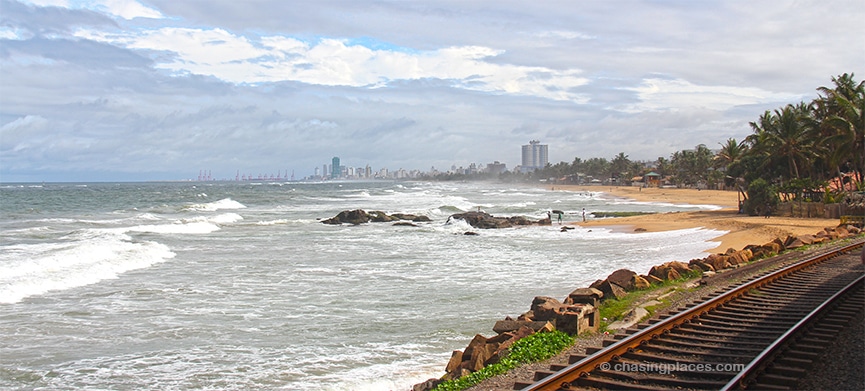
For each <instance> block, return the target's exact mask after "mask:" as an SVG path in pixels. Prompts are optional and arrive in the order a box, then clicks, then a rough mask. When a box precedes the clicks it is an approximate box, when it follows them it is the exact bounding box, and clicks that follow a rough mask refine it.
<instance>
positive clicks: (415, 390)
mask: <svg viewBox="0 0 865 391" xmlns="http://www.w3.org/2000/svg"><path fill="white" fill-rule="evenodd" d="M443 382H444V381H443V380H442V379H429V380H427V381H425V382H423V383H418V384H415V385H414V386H413V387H412V388H411V390H412V391H431V390H433V389H435V388H436V387H438V385H439V384H441V383H443Z"/></svg>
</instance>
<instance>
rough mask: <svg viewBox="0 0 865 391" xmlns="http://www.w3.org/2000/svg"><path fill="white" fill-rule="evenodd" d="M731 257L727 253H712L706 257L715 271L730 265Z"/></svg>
mask: <svg viewBox="0 0 865 391" xmlns="http://www.w3.org/2000/svg"><path fill="white" fill-rule="evenodd" d="M729 258H730V257H728V256H726V255H719V254H712V255H709V256H708V257H706V262H707V263H708V264H710V265H712V268H714V269H715V271H718V270H723V269H726V268H728V267H730V261H729Z"/></svg>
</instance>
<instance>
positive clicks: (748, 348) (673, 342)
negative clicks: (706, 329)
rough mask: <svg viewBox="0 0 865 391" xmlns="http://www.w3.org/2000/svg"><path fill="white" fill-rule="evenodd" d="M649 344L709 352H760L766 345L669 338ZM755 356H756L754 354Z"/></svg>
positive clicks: (655, 340)
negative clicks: (706, 350)
mask: <svg viewBox="0 0 865 391" xmlns="http://www.w3.org/2000/svg"><path fill="white" fill-rule="evenodd" d="M650 343H651V344H654V345H659V346H685V347H689V348H695V349H710V350H721V351H725V350H733V351H737V352H739V351H741V352H756V353H759V352H762V351H763V349H765V347H766V344H759V343H754V342H742V341H736V340H726V341H705V340H702V341H701V340H696V342H694V340H693V339H692V340H683V339H680V338H670V337H659V338H655V339H653V340H651V341H650ZM755 355H756V354H755Z"/></svg>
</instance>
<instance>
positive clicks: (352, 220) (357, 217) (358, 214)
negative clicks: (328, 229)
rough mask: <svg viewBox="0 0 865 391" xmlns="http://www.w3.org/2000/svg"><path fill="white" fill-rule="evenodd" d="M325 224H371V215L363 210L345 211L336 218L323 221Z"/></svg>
mask: <svg viewBox="0 0 865 391" xmlns="http://www.w3.org/2000/svg"><path fill="white" fill-rule="evenodd" d="M321 222H322V223H324V224H343V223H347V224H354V225H358V224H363V223H368V222H369V214H367V213H366V212H365V211H363V210H361V209H355V210H344V211H342V212H339V214H337V215H336V216H334V217H331V218H329V219H327V220H322V221H321Z"/></svg>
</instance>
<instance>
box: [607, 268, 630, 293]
mask: <svg viewBox="0 0 865 391" xmlns="http://www.w3.org/2000/svg"><path fill="white" fill-rule="evenodd" d="M636 275H637V273H635V272H633V271H630V270H628V269H619V270H616V271H614V272H613V273H612V274H610V275H609V276H607V281H609V282H611V283H613V284H616V285H618V286H620V287H622V288H625V290H626V291H630V290H634V284H633V282H632V281H633V279H634V276H636Z"/></svg>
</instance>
